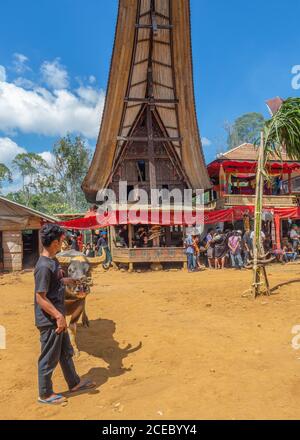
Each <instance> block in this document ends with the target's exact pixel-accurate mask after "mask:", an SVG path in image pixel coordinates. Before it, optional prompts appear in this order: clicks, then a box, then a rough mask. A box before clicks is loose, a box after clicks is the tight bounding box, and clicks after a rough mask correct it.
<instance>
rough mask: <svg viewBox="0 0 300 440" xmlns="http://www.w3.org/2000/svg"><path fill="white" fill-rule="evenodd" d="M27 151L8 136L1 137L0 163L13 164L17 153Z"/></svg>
mask: <svg viewBox="0 0 300 440" xmlns="http://www.w3.org/2000/svg"><path fill="white" fill-rule="evenodd" d="M21 153H26V150H25V149H24V148H22V147H20V146H19V145H17V144H16V143H15V142H14V141H12V140H11V139H10V138H8V137H3V138H0V163H3V164H4V165H6V166H8V167H9V166H11V164H12V161H13V160H14V158H15V157H16V156H17V154H21Z"/></svg>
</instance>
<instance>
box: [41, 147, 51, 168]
mask: <svg viewBox="0 0 300 440" xmlns="http://www.w3.org/2000/svg"><path fill="white" fill-rule="evenodd" d="M39 156H41V158H42V159H44V160H45V161H46V162H47V164H48V165H49V166H50V167H51V166H52V165H54V162H55V158H54V155H53V154H52V153H51V151H44V152H43V153H39Z"/></svg>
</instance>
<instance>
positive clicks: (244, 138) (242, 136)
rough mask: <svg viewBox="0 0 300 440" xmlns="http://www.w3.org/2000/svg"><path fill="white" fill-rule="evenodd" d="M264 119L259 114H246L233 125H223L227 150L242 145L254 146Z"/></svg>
mask: <svg viewBox="0 0 300 440" xmlns="http://www.w3.org/2000/svg"><path fill="white" fill-rule="evenodd" d="M264 122H265V119H264V117H263V115H261V114H260V113H246V114H244V115H242V116H240V117H239V118H237V119H236V120H235V121H234V123H233V124H230V123H225V130H226V132H227V144H228V149H229V150H231V149H232V148H235V147H238V146H239V145H241V144H243V143H246V142H247V143H251V144H254V143H255V142H256V141H257V140H258V139H259V136H260V132H261V130H262V129H263V127H264Z"/></svg>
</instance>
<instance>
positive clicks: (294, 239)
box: [290, 225, 299, 253]
mask: <svg viewBox="0 0 300 440" xmlns="http://www.w3.org/2000/svg"><path fill="white" fill-rule="evenodd" d="M290 239H291V240H292V242H293V249H294V251H296V252H297V253H298V247H299V232H298V226H297V225H293V226H292V229H291V231H290Z"/></svg>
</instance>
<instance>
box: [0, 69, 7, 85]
mask: <svg viewBox="0 0 300 440" xmlns="http://www.w3.org/2000/svg"><path fill="white" fill-rule="evenodd" d="M4 81H6V69H5V67H4V66H0V82H4Z"/></svg>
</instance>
